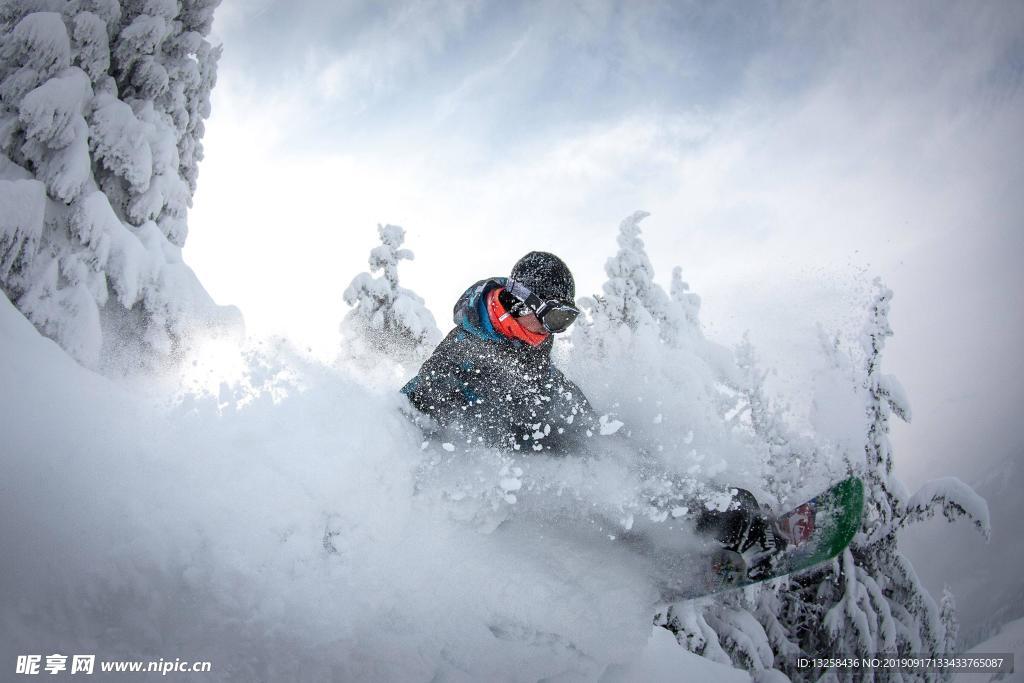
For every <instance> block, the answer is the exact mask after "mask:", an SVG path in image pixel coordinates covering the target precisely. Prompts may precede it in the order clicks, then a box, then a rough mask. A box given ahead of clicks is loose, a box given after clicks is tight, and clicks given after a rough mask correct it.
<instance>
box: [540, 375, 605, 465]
mask: <svg viewBox="0 0 1024 683" xmlns="http://www.w3.org/2000/svg"><path fill="white" fill-rule="evenodd" d="M550 383H551V391H550V393H549V398H550V399H551V407H550V408H549V410H548V416H549V420H550V422H551V432H550V433H549V434H547V436H546V437H545V439H544V440H543V441H544V442H545V443H544V447H545V450H550V451H551V452H556V453H559V454H562V453H565V454H582V453H584V452H586V450H587V447H588V444H587V442H588V440H589V439H591V438H593V437H594V436H595V435H596V434H597V433H598V421H597V416H596V415H595V413H594V409H593V408H592V407H591V405H590V401H589V400H587V397H586V395H585V394H584V393H583V390H582V389H580V388H579V387H578V386H576V384H574V383H573V382H572V381H570V380H569V379H568V378H567V377H566V376H565V375H564V374H562V372H561V370H559V369H558V368H556V367H555V366H554V365H552V366H551V369H550Z"/></svg>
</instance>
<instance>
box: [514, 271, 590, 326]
mask: <svg viewBox="0 0 1024 683" xmlns="http://www.w3.org/2000/svg"><path fill="white" fill-rule="evenodd" d="M506 288H507V289H508V291H509V292H510V293H511V294H512V296H514V297H515V298H516V299H518V300H519V301H520V302H521V303H522V304H523V305H524V306H526V307H527V308H528V309H530V310H531V311H532V312H533V314H534V315H536V316H537V320H539V321H540V324H541V325H543V326H544V329H545V330H547V331H548V332H553V333H558V332H565V331H566V330H567V329H569V325H572V324H573V323H574V322H575V321H576V317H577V316H578V315H579V314H580V309H578V308H576V306H575V305H574V304H572V303H569V302H566V301H559V300H558V299H547V300H545V299H541V298H540V297H539V296H537V295H536V294H534V293H533V292H532V291H530V289H529V288H528V287H526V285H524V284H522V283H520V282H516V281H515V280H509V281H508V285H507V286H506Z"/></svg>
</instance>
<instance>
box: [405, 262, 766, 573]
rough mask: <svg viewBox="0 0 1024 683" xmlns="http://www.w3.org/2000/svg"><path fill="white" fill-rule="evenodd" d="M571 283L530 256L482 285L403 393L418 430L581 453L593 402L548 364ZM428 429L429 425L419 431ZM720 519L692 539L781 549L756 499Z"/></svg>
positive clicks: (570, 301)
mask: <svg viewBox="0 0 1024 683" xmlns="http://www.w3.org/2000/svg"><path fill="white" fill-rule="evenodd" d="M575 297H576V284H575V281H574V280H573V276H572V272H571V271H570V270H569V268H568V266H566V265H565V263H564V262H563V261H562V260H561V259H560V258H558V257H557V256H555V255H554V254H550V253H548V252H543V251H531V252H530V253H528V254H526V256H523V257H522V258H521V259H519V261H517V262H516V264H515V265H514V266H513V267H512V272H511V274H510V275H509V277H507V278H504V277H492V278H487V279H485V280H480V281H479V282H476V283H475V284H473V285H472V286H471V287H470V288H469V289H467V290H466V291H465V293H463V295H462V296H461V297H459V300H458V301H457V302H456V303H455V309H454V318H455V325H456V327H455V328H454V329H453V330H452V331H451V332H449V333H448V335H447V336H446V337H445V338H444V339H443V340H442V341H441V343H440V344H439V345H438V346H437V348H436V349H435V350H434V352H433V354H432V355H431V356H430V358H428V359H427V360H426V362H424V363H423V365H422V367H421V368H420V371H419V373H418V374H417V375H416V376H415V377H413V378H412V379H411V380H410V381H409V382H408V383H407V384H406V385H405V386H404V387H402V390H401V391H402V393H404V394H405V395H406V396H407V397H408V398H409V401H410V402H411V403H412V405H413V406H414V407H415V408H416V409H417V410H418V411H419V414H420V416H422V417H425V418H427V419H426V420H421V424H422V426H424V427H426V428H427V429H428V430H431V431H435V432H436V433H438V434H439V435H440V436H441V437H442V438H443V439H445V440H448V441H460V442H463V443H466V444H467V445H478V444H479V445H485V446H489V447H494V448H501V449H510V450H521V449H524V448H528V449H531V450H534V451H542V452H545V453H552V454H557V455H564V454H567V453H583V452H586V450H587V449H586V446H587V443H586V442H587V440H588V439H589V438H590V437H592V436H593V435H594V434H595V433H597V431H598V420H597V418H596V416H595V414H594V411H593V409H592V408H591V406H590V402H589V401H588V400H587V398H586V396H585V395H584V394H583V392H582V391H581V390H580V388H579V387H578V386H576V385H575V384H573V382H571V381H570V380H569V379H567V378H566V377H565V375H563V374H562V372H561V371H560V370H558V368H556V367H555V366H554V365H553V364H552V363H551V347H552V343H553V336H554V335H555V334H559V333H561V332H564V331H566V330H567V329H568V328H569V326H570V325H572V323H573V322H574V321H575V320H576V317H577V316H578V315H579V309H578V308H577V306H576V303H575ZM424 422H426V423H427V424H423V423H424ZM733 491H734V493H733V503H732V504H731V505H730V506H729V507H728V509H726V510H724V511H715V510H707V509H702V511H701V512H700V514H699V515H698V516H697V519H696V520H695V521H696V526H697V530H698V531H700V532H702V533H705V534H707V535H708V536H711V537H713V538H715V539H717V540H718V541H719V542H720V543H721V544H722V547H723V549H724V550H725V551H726V552H728V553H732V555H728V556H726V557H725V560H726V561H728V562H732V563H734V564H738V563H740V562H742V560H741V559H740V557H739V555H740V554H742V553H744V552H746V551H747V550H750V549H752V548H753V549H754V551H755V552H757V553H758V554H762V555H764V554H767V555H772V554H775V553H777V552H779V551H781V550H782V549H783V548H784V547H785V541H784V539H783V538H782V537H781V536H780V535H779V534H778V533H777V530H776V528H775V525H774V523H773V521H772V518H771V517H770V516H769V515H767V514H765V512H764V511H762V510H761V508H760V507H759V506H758V504H757V501H756V500H755V499H754V496H753V495H752V494H751V493H750V492H749V491H746V490H743V489H733Z"/></svg>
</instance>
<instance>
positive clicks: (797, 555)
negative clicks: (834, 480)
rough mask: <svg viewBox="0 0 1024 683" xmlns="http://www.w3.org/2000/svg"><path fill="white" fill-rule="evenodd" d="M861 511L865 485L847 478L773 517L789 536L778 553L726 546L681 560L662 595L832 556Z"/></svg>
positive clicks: (726, 586)
mask: <svg viewBox="0 0 1024 683" xmlns="http://www.w3.org/2000/svg"><path fill="white" fill-rule="evenodd" d="M863 512H864V484H863V483H862V482H861V480H860V479H858V478H856V477H850V478H849V479H845V480H843V481H841V482H839V483H838V484H835V485H834V486H832V487H830V488H829V489H828V490H826V491H824V492H822V493H820V494H818V495H817V496H815V497H814V498H811V499H810V500H809V501H807V502H806V503H804V504H802V505H799V506H797V507H795V508H793V509H792V510H790V511H789V512H786V513H784V514H782V515H781V516H779V517H778V518H777V520H776V522H777V526H778V528H779V531H780V532H781V533H782V535H783V536H784V537H785V538H786V541H787V546H786V549H785V550H783V551H782V552H780V553H777V554H774V555H772V556H770V557H761V558H756V557H754V558H751V557H744V556H742V555H740V554H739V553H735V552H732V551H728V550H724V549H715V550H712V551H709V552H708V553H706V554H698V555H697V556H696V557H691V558H689V559H688V560H687V561H686V562H685V563H684V567H685V569H684V571H685V575H684V576H678V575H677V576H676V577H675V580H672V581H669V582H667V583H668V585H665V586H664V591H663V594H664V595H663V598H664V599H665V600H666V601H669V602H674V601H677V600H686V599H690V598H697V597H701V596H704V595H711V594H714V593H720V592H722V591H726V590H731V589H733V588H742V587H743V586H749V585H751V584H755V583H760V582H762V581H770V580H771V579H776V578H778V577H780V576H785V575H786V574H791V573H793V572H798V571H801V570H803V569H808V568H809V567H813V566H814V565H816V564H819V563H821V562H825V561H826V560H830V559H832V558H833V557H835V556H836V555H838V554H839V553H841V552H842V551H843V550H844V549H845V548H846V546H848V545H849V544H850V541H851V540H853V537H854V535H855V534H856V533H857V530H858V529H859V528H860V524H861V516H862V515H863Z"/></svg>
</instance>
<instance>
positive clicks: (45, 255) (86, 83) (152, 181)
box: [0, 0, 240, 367]
mask: <svg viewBox="0 0 1024 683" xmlns="http://www.w3.org/2000/svg"><path fill="white" fill-rule="evenodd" d="M216 5H217V2H216V1H211V0H181V2H179V1H178V0H149V1H146V2H142V1H140V0H125V1H124V2H121V3H119V2H117V1H116V0H81V1H75V2H58V1H54V2H40V3H6V4H5V5H4V6H3V8H0V36H2V44H0V207H2V210H0V216H2V217H0V288H2V290H3V292H4V293H5V294H6V295H7V297H8V298H10V299H11V301H13V302H14V303H15V304H16V305H17V307H18V308H19V309H20V310H21V311H22V313H24V314H25V316H26V317H28V318H29V319H30V320H31V321H32V322H33V323H34V324H35V325H36V327H37V328H38V329H39V330H40V331H41V332H43V333H44V334H46V335H48V336H50V337H51V338H53V339H54V340H56V341H57V342H58V343H59V344H60V345H61V346H62V347H64V349H65V350H67V351H68V352H69V353H70V354H71V355H72V356H74V357H75V358H76V359H77V360H78V361H79V362H81V363H83V364H85V365H87V366H92V367H95V366H98V365H100V363H101V358H102V359H103V360H104V361H110V362H113V361H114V360H115V358H117V360H125V357H124V354H127V355H128V356H130V357H132V358H134V359H139V358H140V354H141V358H142V359H154V358H165V357H167V356H168V355H170V354H172V353H174V352H175V351H177V350H180V349H181V348H182V345H183V343H184V342H186V341H187V339H188V336H189V333H190V330H191V329H192V328H194V327H195V326H196V325H197V324H202V325H205V326H210V325H213V326H225V325H236V324H238V323H240V318H239V316H238V314H237V311H234V310H233V309H225V308H220V307H217V306H215V305H214V304H213V302H212V300H211V299H210V297H209V295H207V293H206V292H205V290H203V288H202V286H201V285H200V284H199V282H198V281H197V280H196V278H195V275H194V274H193V273H192V271H191V270H190V269H189V268H188V267H187V266H186V265H185V264H184V263H183V262H182V260H181V246H182V245H183V244H184V241H185V236H186V228H185V225H186V212H187V210H188V207H189V206H190V205H191V201H192V193H193V192H194V191H195V179H196V164H197V163H198V161H199V160H200V159H201V158H202V146H201V143H200V139H201V138H202V135H203V119H204V118H205V117H207V116H208V115H209V113H210V107H209V93H210V89H211V88H212V86H213V82H214V74H215V72H216V62H217V58H218V56H219V50H218V49H214V48H212V47H211V46H210V44H209V41H208V40H207V39H206V36H207V34H208V33H209V30H210V25H211V21H212V15H213V10H214V8H215V7H216ZM37 8H38V9H39V10H41V11H36V10H37ZM42 10H49V11H42ZM118 354H122V355H121V356H120V357H119V356H118Z"/></svg>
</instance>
